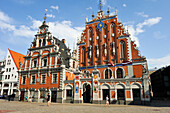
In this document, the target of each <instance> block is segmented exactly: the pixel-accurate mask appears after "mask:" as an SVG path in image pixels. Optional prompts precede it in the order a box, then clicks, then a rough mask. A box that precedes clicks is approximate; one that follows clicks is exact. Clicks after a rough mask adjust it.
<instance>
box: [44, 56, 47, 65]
mask: <svg viewBox="0 0 170 113" xmlns="http://www.w3.org/2000/svg"><path fill="white" fill-rule="evenodd" d="M43 66H44V67H46V66H47V58H43Z"/></svg>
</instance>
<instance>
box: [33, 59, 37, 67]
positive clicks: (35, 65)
mask: <svg viewBox="0 0 170 113" xmlns="http://www.w3.org/2000/svg"><path fill="white" fill-rule="evenodd" d="M32 66H33V67H34V68H36V67H37V59H34V60H33V65H32Z"/></svg>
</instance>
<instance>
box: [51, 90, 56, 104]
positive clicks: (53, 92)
mask: <svg viewBox="0 0 170 113" xmlns="http://www.w3.org/2000/svg"><path fill="white" fill-rule="evenodd" d="M56 100H57V91H52V94H51V102H56Z"/></svg>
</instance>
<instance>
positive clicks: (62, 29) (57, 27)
mask: <svg viewBox="0 0 170 113" xmlns="http://www.w3.org/2000/svg"><path fill="white" fill-rule="evenodd" d="M28 18H29V19H30V20H31V25H30V26H26V25H20V26H15V25H12V24H9V23H6V22H4V21H0V25H1V26H0V30H1V31H2V30H4V32H6V33H9V34H11V36H17V38H18V40H19V39H21V40H22V39H23V37H26V38H29V39H30V38H33V37H34V35H35V34H36V32H37V31H38V28H39V26H40V25H42V21H40V20H36V19H34V18H32V17H31V16H28ZM47 24H48V25H49V31H50V32H51V33H52V35H53V36H55V37H59V39H63V38H65V39H66V41H67V43H69V44H70V45H73V43H75V42H76V41H77V37H80V35H81V33H82V30H83V29H84V27H73V26H72V22H71V21H68V20H63V21H55V22H49V23H47ZM8 42H9V43H12V42H15V40H14V38H13V37H9V38H8ZM30 43H31V42H30ZM71 47H72V46H71Z"/></svg>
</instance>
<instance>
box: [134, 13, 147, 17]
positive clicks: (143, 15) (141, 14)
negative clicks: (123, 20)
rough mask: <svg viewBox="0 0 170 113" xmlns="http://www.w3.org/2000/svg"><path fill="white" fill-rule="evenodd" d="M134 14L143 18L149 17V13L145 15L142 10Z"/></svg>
mask: <svg viewBox="0 0 170 113" xmlns="http://www.w3.org/2000/svg"><path fill="white" fill-rule="evenodd" d="M136 14H137V15H139V16H142V17H145V18H148V17H149V15H146V14H145V13H144V12H138V13H136Z"/></svg>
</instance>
